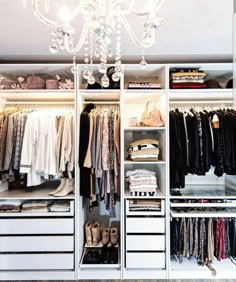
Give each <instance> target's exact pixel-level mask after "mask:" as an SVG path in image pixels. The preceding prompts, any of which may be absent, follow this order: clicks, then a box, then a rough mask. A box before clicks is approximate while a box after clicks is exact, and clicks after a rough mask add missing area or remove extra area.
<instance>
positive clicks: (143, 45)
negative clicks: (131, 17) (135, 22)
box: [120, 15, 152, 48]
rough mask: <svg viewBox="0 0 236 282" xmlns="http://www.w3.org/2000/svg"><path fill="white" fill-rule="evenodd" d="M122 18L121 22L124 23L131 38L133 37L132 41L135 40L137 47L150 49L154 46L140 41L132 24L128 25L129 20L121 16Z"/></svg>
mask: <svg viewBox="0 0 236 282" xmlns="http://www.w3.org/2000/svg"><path fill="white" fill-rule="evenodd" d="M120 18H121V21H122V23H123V25H124V27H125V29H126V30H127V32H128V34H129V36H130V37H131V39H132V40H133V42H134V44H135V45H137V46H138V47H141V48H149V47H151V46H152V43H149V44H146V43H144V42H142V41H140V40H139V39H138V38H137V37H136V35H135V34H134V32H133V30H132V28H131V26H130V24H129V23H128V21H127V19H126V18H125V17H124V16H123V15H121V16H120Z"/></svg>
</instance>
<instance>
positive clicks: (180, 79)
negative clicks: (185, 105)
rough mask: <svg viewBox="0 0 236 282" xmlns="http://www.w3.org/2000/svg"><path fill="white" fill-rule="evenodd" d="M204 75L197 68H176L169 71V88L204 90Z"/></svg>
mask: <svg viewBox="0 0 236 282" xmlns="http://www.w3.org/2000/svg"><path fill="white" fill-rule="evenodd" d="M206 75H207V74H206V73H205V72H203V71H201V70H199V69H198V68H177V69H171V71H170V87H171V88H173V89H183V88H186V89H188V88H189V89H191V88H192V89H198V88H206V87H207V84H206V83H205V77H206Z"/></svg>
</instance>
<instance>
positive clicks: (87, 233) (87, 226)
mask: <svg viewBox="0 0 236 282" xmlns="http://www.w3.org/2000/svg"><path fill="white" fill-rule="evenodd" d="M91 228H92V223H91V222H90V221H88V222H87V223H86V224H85V237H86V244H87V245H88V246H92V243H93V240H92V229H91Z"/></svg>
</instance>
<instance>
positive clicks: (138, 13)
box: [131, 0, 164, 16]
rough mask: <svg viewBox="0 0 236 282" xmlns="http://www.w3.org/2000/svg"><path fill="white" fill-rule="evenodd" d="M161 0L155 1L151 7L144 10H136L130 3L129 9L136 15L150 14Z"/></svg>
mask: <svg viewBox="0 0 236 282" xmlns="http://www.w3.org/2000/svg"><path fill="white" fill-rule="evenodd" d="M163 2H164V0H157V1H156V3H154V4H153V5H152V7H151V8H149V9H148V10H147V11H144V12H138V10H136V9H135V8H134V5H132V7H131V10H132V12H133V13H134V14H136V15H137V16H146V15H148V14H150V13H151V12H153V11H155V10H156V9H157V7H158V6H160V5H161V4H162V3H163ZM133 4H134V3H133Z"/></svg>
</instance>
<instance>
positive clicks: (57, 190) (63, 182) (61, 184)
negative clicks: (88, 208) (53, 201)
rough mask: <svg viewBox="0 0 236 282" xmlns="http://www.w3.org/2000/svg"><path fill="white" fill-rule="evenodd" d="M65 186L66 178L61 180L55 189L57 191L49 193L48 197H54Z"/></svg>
mask: <svg viewBox="0 0 236 282" xmlns="http://www.w3.org/2000/svg"><path fill="white" fill-rule="evenodd" d="M65 184H66V178H61V183H60V185H59V186H58V187H57V189H56V190H54V191H52V192H49V193H48V195H52V196H54V194H56V193H59V192H60V191H61V190H62V189H63V188H64V186H65Z"/></svg>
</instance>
